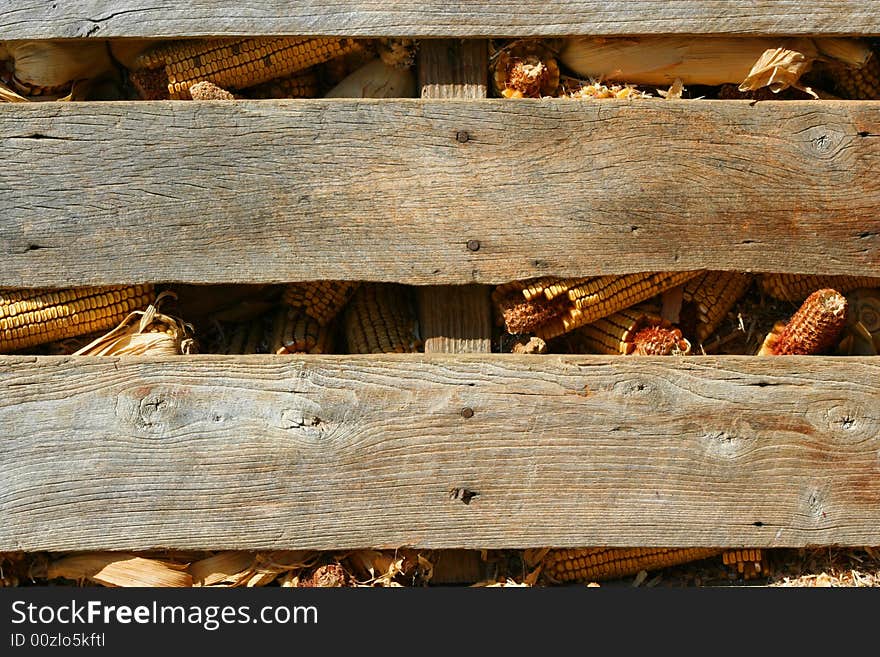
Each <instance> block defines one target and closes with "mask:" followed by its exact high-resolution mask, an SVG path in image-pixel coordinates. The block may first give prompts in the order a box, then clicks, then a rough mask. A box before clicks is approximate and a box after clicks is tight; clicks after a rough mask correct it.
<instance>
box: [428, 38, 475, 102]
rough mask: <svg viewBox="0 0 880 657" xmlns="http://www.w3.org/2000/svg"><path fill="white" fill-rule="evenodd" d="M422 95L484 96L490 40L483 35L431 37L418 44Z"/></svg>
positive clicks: (458, 97)
mask: <svg viewBox="0 0 880 657" xmlns="http://www.w3.org/2000/svg"><path fill="white" fill-rule="evenodd" d="M418 69H419V87H421V90H422V92H421V94H420V96H421V97H422V98H434V99H437V98H456V99H471V100H475V99H478V98H485V97H486V96H487V95H488V92H489V88H488V85H489V43H488V42H487V41H485V40H483V39H470V40H466V41H463V40H461V39H432V40H427V41H425V42H424V43H422V44H420V46H419V65H418Z"/></svg>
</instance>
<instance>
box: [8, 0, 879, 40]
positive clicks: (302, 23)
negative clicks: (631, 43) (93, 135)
mask: <svg viewBox="0 0 880 657" xmlns="http://www.w3.org/2000/svg"><path fill="white" fill-rule="evenodd" d="M858 32H866V33H868V32H873V33H880V2H877V1H876V0H825V1H819V0H759V1H754V2H742V1H741V0H640V1H632V0H616V1H610V2H609V1H607V0H544V1H542V2H531V1H525V0H523V1H518V2H501V1H498V0H496V1H493V2H448V1H446V0H442V1H439V0H419V1H416V0H359V1H352V0H298V1H297V2H286V1H285V2H282V1H281V0H272V1H266V0H260V1H256V0H246V1H244V2H242V1H239V0H192V1H190V2H186V3H165V4H161V3H158V2H155V0H78V1H77V2H53V3H49V2H44V1H42V0H12V1H7V2H5V3H4V4H3V6H2V7H0V37H2V38H4V39H13V38H15V39H41V38H56V37H57V38H67V37H97V38H108V37H124V36H127V37H175V36H181V35H191V36H208V35H228V36H232V35H250V34H254V35H256V34H292V35H298V34H302V35H309V34H339V35H352V36H449V37H474V36H504V35H510V36H535V35H559V36H563V35H567V34H655V33H661V34H662V33H677V34H690V33H693V34H760V33H775V34H813V33H825V34H848V33H858Z"/></svg>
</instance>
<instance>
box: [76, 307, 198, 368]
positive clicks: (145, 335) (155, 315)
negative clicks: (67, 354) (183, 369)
mask: <svg viewBox="0 0 880 657" xmlns="http://www.w3.org/2000/svg"><path fill="white" fill-rule="evenodd" d="M167 297H173V298H176V297H175V295H174V293H172V292H163V293H162V294H160V295H159V296H158V297H157V298H156V300H155V301H154V302H153V303H152V304H151V305H150V306H148V307H147V309H146V310H135V311H133V312H132V313H130V314H129V315H128V317H126V318H125V319H124V320H122V323H121V324H119V326H117V327H116V328H115V329H113V330H112V331H110V332H109V333H107V334H105V335H102V336H101V337H99V338H98V339H96V340H94V341H92V342H90V343H89V344H87V345H86V346H85V347H83V348H82V349H79V350H78V351H76V352H75V353H74V356H144V355H150V356H165V355H167V356H175V355H178V354H188V353H192V352H193V351H194V347H195V343H194V341H193V339H192V338H191V337H189V336H190V334H191V332H192V327H191V326H190V325H189V324H185V323H184V322H183V320H181V319H178V318H176V317H171V316H169V315H163V314H162V313H160V312H159V310H158V308H159V305H160V304H161V303H162V301H163V300H164V299H166V298H167ZM138 318H140V319H139V320H138Z"/></svg>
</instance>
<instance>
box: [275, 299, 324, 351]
mask: <svg viewBox="0 0 880 657" xmlns="http://www.w3.org/2000/svg"><path fill="white" fill-rule="evenodd" d="M270 345H271V346H270V351H271V353H273V354H326V353H329V351H330V331H328V330H327V329H326V327H322V326H320V325H319V324H318V321H317V320H315V319H313V318H311V317H309V316H308V315H306V314H305V313H303V312H302V311H301V310H299V309H295V308H282V309H281V310H279V311H278V312H276V313H275V318H274V321H273V324H272V339H271V342H270Z"/></svg>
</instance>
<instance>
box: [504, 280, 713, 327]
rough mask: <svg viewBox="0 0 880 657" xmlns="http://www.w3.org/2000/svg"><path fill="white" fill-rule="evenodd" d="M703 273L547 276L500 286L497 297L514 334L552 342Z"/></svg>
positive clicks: (507, 324) (507, 323)
mask: <svg viewBox="0 0 880 657" xmlns="http://www.w3.org/2000/svg"><path fill="white" fill-rule="evenodd" d="M698 273H699V272H661V273H642V274H627V275H625V276H597V277H593V278H571V279H554V278H542V279H537V280H536V281H529V282H526V283H519V284H516V285H505V286H501V287H499V288H496V290H495V292H494V293H493V300H494V301H495V304H496V306H497V308H498V310H499V314H500V315H501V317H502V319H503V320H504V323H505V325H506V328H507V331H508V332H510V333H535V334H536V335H537V336H538V337H540V338H543V339H544V340H548V339H550V338H554V337H556V336H558V335H562V334H563V333H567V332H568V331H573V330H574V329H576V328H579V327H581V326H585V325H586V324H591V323H593V322H595V321H596V320H599V319H602V318H603V317H607V316H608V315H612V314H614V313H615V312H617V311H619V310H623V309H625V308H628V307H630V306H632V305H635V304H637V303H641V302H642V301H645V300H646V299H649V298H651V297H652V296H655V295H657V294H660V293H662V292H665V291H666V290H668V289H671V288H673V287H676V286H678V285H681V284H682V283H684V282H686V281H688V280H690V279H691V278H693V277H695V276H697V275H698Z"/></svg>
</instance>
